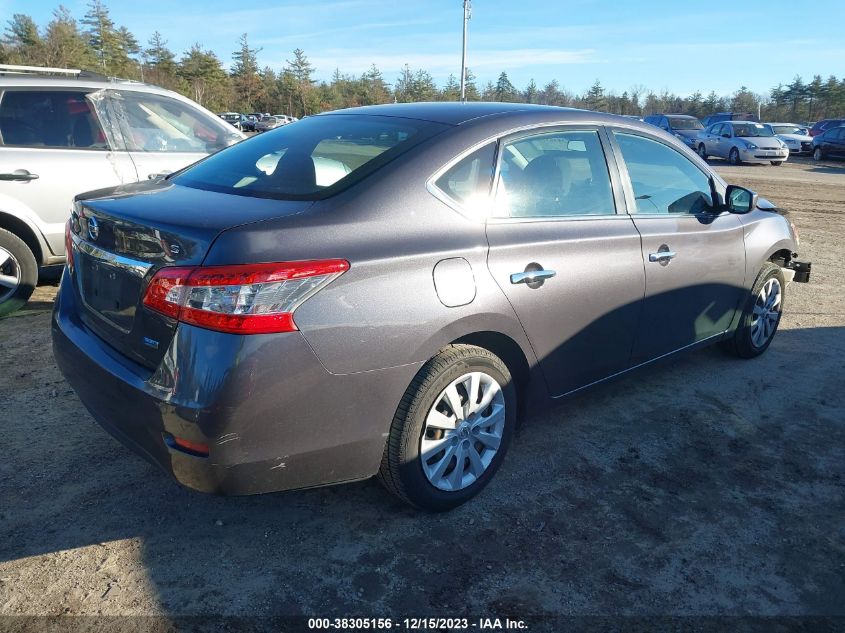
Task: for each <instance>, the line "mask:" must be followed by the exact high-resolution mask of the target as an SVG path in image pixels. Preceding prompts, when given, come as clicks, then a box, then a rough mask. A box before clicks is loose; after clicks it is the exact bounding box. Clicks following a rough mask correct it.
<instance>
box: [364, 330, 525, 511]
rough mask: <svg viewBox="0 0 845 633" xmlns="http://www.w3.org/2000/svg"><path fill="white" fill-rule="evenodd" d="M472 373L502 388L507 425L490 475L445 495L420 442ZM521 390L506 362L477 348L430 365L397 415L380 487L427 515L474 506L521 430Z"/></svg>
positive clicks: (453, 351)
mask: <svg viewBox="0 0 845 633" xmlns="http://www.w3.org/2000/svg"><path fill="white" fill-rule="evenodd" d="M470 371H482V372H484V373H486V374H488V375H489V376H490V377H492V378H493V379H495V380H496V382H498V383H499V385H500V386H501V388H502V393H503V395H504V403H505V424H504V429H503V432H502V439H501V443H500V444H499V447H498V449H497V452H496V453H495V455H494V456H493V459H492V461H491V462H490V464H489V465H488V466H487V468H486V470H484V472H483V473H482V474H481V476H480V477H478V479H477V480H476V481H475V482H473V483H472V484H470V485H469V486H467V487H466V488H463V489H460V490H456V491H445V490H441V489H439V488H436V487H435V486H434V485H433V484H432V483H431V482H430V481H429V480H428V478H427V477H426V474H425V472H424V471H423V467H422V464H421V459H420V440H421V439H422V434H423V432H424V429H425V421H426V417H427V415H428V413H429V411H430V409H431V408H432V407H433V406H434V404H435V402H436V399H437V398H438V397H439V396H440V395H441V394H442V393H443V391H444V390H445V389H446V387H447V386H449V384H450V383H452V382H453V381H455V380H457V379H458V378H460V377H461V376H462V375H463V374H466V373H468V372H470ZM516 400H517V397H516V387H515V385H514V383H513V378H512V377H511V373H510V371H509V370H508V368H507V366H506V365H505V363H504V362H502V360H501V359H500V358H499V357H498V356H496V355H495V354H493V353H492V352H490V351H488V350H486V349H483V348H481V347H475V346H474V345H450V346H449V347H447V348H445V349H443V350H442V351H441V352H440V353H439V354H437V356H435V357H434V358H432V359H431V360H430V361H428V362H427V363H426V364H425V365H424V366H423V367H422V368H421V369H420V370H419V372H417V375H416V376H415V377H414V379H413V381H411V384H410V386H409V387H408V389H407V390H406V391H405V395H404V396H403V397H402V401H401V402H400V403H399V407H398V408H397V410H396V415H395V416H394V418H393V423H392V425H391V427H390V434H389V436H388V439H387V445H386V446H385V450H384V457H383V458H382V462H381V468H380V470H379V473H378V478H379V481H381V483H382V484H383V485H384V487H385V488H387V489H388V490H389V491H390V492H391V493H393V494H394V495H396V496H397V497H399V499H401V500H402V501H404V502H406V503H408V504H410V505H412V506H414V507H415V508H418V509H421V510H427V511H430V512H443V511H445V510H451V509H452V508H455V507H457V506H459V505H461V504H462V503H465V502H467V501H469V500H470V499H471V498H472V497H474V496H475V495H477V494H478V493H479V492H480V491H481V490H482V488H484V486H486V485H487V484H488V483H489V481H490V479H492V477H493V475H495V473H496V471H497V470H498V468H499V466H500V465H501V463H502V460H503V459H504V456H505V453H506V452H507V449H508V446H509V445H510V442H511V438H512V437H513V431H514V427H515V426H516V406H517V401H516Z"/></svg>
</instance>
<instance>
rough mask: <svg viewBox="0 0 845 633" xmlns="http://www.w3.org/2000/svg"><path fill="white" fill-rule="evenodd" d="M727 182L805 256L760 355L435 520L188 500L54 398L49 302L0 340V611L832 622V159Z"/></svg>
mask: <svg viewBox="0 0 845 633" xmlns="http://www.w3.org/2000/svg"><path fill="white" fill-rule="evenodd" d="M714 165H717V163H715V162H714ZM717 168H718V169H719V171H720V172H721V173H723V174H724V175H725V176H726V178H727V179H728V180H730V181H732V182H736V183H738V184H743V185H746V186H750V187H751V188H753V189H755V190H757V191H758V192H760V193H761V195H763V196H764V197H768V198H770V199H771V200H773V201H775V202H777V203H778V204H779V205H781V206H782V207H783V208H784V209H785V210H786V211H787V212H788V213H789V215H790V218H791V219H792V220H793V221H794V222H795V223H796V225H797V226H798V229H799V231H800V234H801V251H802V255H803V256H804V257H805V258H806V259H810V260H812V261H813V280H812V283H810V284H804V285H799V284H793V285H792V286H790V288H789V292H788V293H787V299H786V314H785V316H784V318H783V321H782V324H781V331H780V332H779V334H778V336H777V338H776V339H775V341H774V343H773V345H772V346H771V348H770V350H769V351H768V352H767V353H766V354H765V355H764V356H763V357H761V358H759V359H756V360H753V361H738V360H735V359H733V358H731V357H729V356H727V355H725V354H724V353H723V352H722V351H721V350H720V349H718V348H713V349H707V350H703V351H699V352H695V353H693V354H690V355H687V356H683V357H681V358H678V359H675V360H671V361H667V362H664V363H662V364H659V365H657V366H655V367H652V368H649V369H647V370H644V371H640V372H639V373H635V374H632V375H630V376H628V377H626V378H623V379H621V380H618V381H616V382H614V383H612V384H608V385H605V386H601V387H598V388H594V389H593V390H591V391H589V392H587V393H585V394H583V395H581V396H579V397H576V398H574V399H570V400H568V401H567V402H565V403H563V404H561V405H560V406H558V407H556V408H555V409H553V410H551V411H549V412H547V413H545V414H544V415H541V416H535V417H533V418H530V419H528V420H526V421H525V424H524V425H523V426H522V427H521V430H520V431H519V433H518V435H517V437H516V440H515V442H514V444H513V445H512V447H511V451H510V454H509V455H508V458H507V459H506V460H505V463H504V465H503V467H502V469H501V470H500V472H499V474H498V475H497V477H496V479H495V481H494V483H493V484H492V485H491V486H490V487H489V488H488V489H487V490H486V491H485V492H484V493H483V494H482V495H481V496H480V497H479V498H478V499H477V500H475V501H474V502H472V503H470V504H468V505H466V506H464V507H462V508H459V509H458V510H455V511H453V512H451V513H448V514H443V515H436V516H431V515H422V514H417V513H415V512H413V511H411V510H409V509H408V508H406V507H404V506H402V505H400V504H399V503H397V502H395V501H394V500H393V499H392V498H391V497H389V496H388V495H387V494H386V493H385V492H384V491H383V490H382V489H381V488H380V487H379V486H378V484H377V483H376V482H374V481H369V482H363V483H358V484H350V485H345V486H338V487H332V488H322V489H317V490H309V491H301V492H289V493H280V494H272V495H264V496H258V497H248V498H219V497H211V496H204V495H201V494H199V493H194V492H190V491H188V490H184V489H182V488H180V487H178V486H177V485H176V484H175V483H173V482H172V481H170V480H169V479H167V478H166V477H165V476H164V475H163V474H161V473H160V472H159V471H158V470H156V469H154V468H153V467H152V466H150V465H149V464H147V463H146V462H145V461H143V460H142V459H141V458H139V457H136V456H135V455H133V454H132V453H130V452H129V451H128V450H127V449H125V448H123V447H122V446H121V445H119V444H118V443H117V442H116V441H114V440H112V438H111V437H109V436H108V435H107V434H106V433H105V432H104V431H102V430H101V429H100V428H99V427H98V426H96V425H95V424H94V422H93V421H92V420H91V418H90V417H89V416H88V414H87V413H86V411H85V409H84V408H83V407H82V405H81V404H80V403H79V401H78V400H77V398H76V397H75V395H74V394H73V392H72V391H71V390H70V388H69V387H68V385H67V384H66V383H65V382H64V380H63V379H62V377H61V375H60V374H59V372H58V371H57V369H56V367H55V365H54V362H53V358H52V355H51V350H50V336H49V310H50V306H51V303H52V300H53V297H54V295H55V290H56V288H55V286H54V285H49V284H47V285H42V286H40V287H39V288H38V290H37V292H36V294H35V296H34V298H33V301H32V303H31V304H30V305H29V306H28V307H27V308H26V309H25V310H23V311H21V312H20V313H18V314H17V315H15V316H13V317H10V318H7V319H4V320H2V321H0V349H2V356H0V431H2V438H3V439H2V447H3V458H2V460H0V615H14V614H30V615H59V614H88V615H97V614H100V615H117V614H122V615H129V614H132V615H168V616H173V615H191V614H222V615H262V616H263V615H272V616H278V615H295V614H306V615H317V616H334V615H366V616H388V615H389V616H396V617H405V616H415V615H417V616H418V615H438V616H451V615H479V616H499V617H504V616H508V615H510V616H517V617H527V616H532V615H544V614H557V615H585V614H591V615H644V616H648V615H656V614H672V615H703V614H710V615H713V614H719V615H755V616H784V615H793V616H808V615H840V616H841V615H845V413H843V412H845V280H843V276H842V274H841V273H842V265H843V261H845V164H843V163H841V162H840V163H825V164H821V165H820V164H812V163H810V162H808V161H792V162H789V163H787V164H786V165H784V166H782V167H777V168H776V167H768V166H764V167H758V166H748V167H728V166H726V165H723V164H718V165H717ZM0 628H2V627H0ZM534 630H539V629H534Z"/></svg>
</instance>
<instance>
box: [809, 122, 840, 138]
mask: <svg viewBox="0 0 845 633" xmlns="http://www.w3.org/2000/svg"><path fill="white" fill-rule="evenodd" d="M840 125H845V119H822V120H821V121H816V122H815V123H813V127H811V128H810V136H818V135H819V134H821V133H822V132H825V131H826V130H828V129H830V128H832V127H839V126H840Z"/></svg>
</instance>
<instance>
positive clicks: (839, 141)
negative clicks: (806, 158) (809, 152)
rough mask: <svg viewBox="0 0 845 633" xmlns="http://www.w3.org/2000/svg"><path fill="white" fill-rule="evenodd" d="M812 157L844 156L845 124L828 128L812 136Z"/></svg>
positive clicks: (817, 158) (819, 158)
mask: <svg viewBox="0 0 845 633" xmlns="http://www.w3.org/2000/svg"><path fill="white" fill-rule="evenodd" d="M813 158H814V159H815V160H823V159H825V158H845V126H839V127H834V128H828V129H826V130H825V131H824V132H822V133H821V134H819V135H818V136H816V137H814V138H813Z"/></svg>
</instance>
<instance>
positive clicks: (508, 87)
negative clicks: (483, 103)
mask: <svg viewBox="0 0 845 633" xmlns="http://www.w3.org/2000/svg"><path fill="white" fill-rule="evenodd" d="M493 98H494V99H495V100H496V101H516V87H515V86H514V85H513V84H512V83H511V80H510V79H508V74H507V73H506V72H505V71H502V73H501V74H500V75H499V79H498V81H496V87H495V89H494V90H493Z"/></svg>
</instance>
